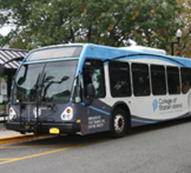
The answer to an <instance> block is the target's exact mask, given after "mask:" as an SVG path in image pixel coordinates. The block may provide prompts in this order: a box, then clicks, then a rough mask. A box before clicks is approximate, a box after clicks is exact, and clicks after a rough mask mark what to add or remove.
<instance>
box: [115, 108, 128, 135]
mask: <svg viewBox="0 0 191 173" xmlns="http://www.w3.org/2000/svg"><path fill="white" fill-rule="evenodd" d="M126 130H127V117H126V114H125V112H124V110H123V109H121V108H117V109H116V110H115V111H114V112H113V115H112V119H111V135H112V137H114V138H120V137H122V136H124V135H125V133H126Z"/></svg>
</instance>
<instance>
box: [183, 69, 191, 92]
mask: <svg viewBox="0 0 191 173" xmlns="http://www.w3.org/2000/svg"><path fill="white" fill-rule="evenodd" d="M181 74H182V93H183V94H186V93H187V92H188V91H189V89H190V88H191V69H189V68H181Z"/></svg>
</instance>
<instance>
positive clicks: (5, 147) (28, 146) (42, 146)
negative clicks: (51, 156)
mask: <svg viewBox="0 0 191 173" xmlns="http://www.w3.org/2000/svg"><path fill="white" fill-rule="evenodd" d="M70 145H72V144H67V145H21V146H3V147H0V149H14V148H38V147H39V148H45V147H67V146H70Z"/></svg>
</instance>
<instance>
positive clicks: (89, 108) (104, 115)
mask: <svg viewBox="0 0 191 173" xmlns="http://www.w3.org/2000/svg"><path fill="white" fill-rule="evenodd" d="M104 83H105V82H104V70H103V62H102V61H101V60H92V59H87V60H86V61H85V63H84V66H83V86H84V90H83V98H84V99H83V100H84V103H85V105H86V118H85V119H86V121H85V126H86V127H87V129H88V130H87V131H88V133H95V132H97V131H104V130H106V129H107V130H108V129H109V126H108V123H106V122H108V118H109V116H108V112H106V111H105V108H106V105H105V104H104V103H103V102H102V101H101V100H100V98H104V97H105V84H104ZM88 84H93V86H94V90H95V97H94V98H93V101H92V103H88V102H89V101H90V98H89V96H88V94H87V86H88ZM106 124H107V125H106Z"/></svg>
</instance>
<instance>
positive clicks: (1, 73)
mask: <svg viewBox="0 0 191 173" xmlns="http://www.w3.org/2000/svg"><path fill="white" fill-rule="evenodd" d="M4 75H5V66H2V65H1V66H0V76H1V77H2V76H4Z"/></svg>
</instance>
